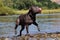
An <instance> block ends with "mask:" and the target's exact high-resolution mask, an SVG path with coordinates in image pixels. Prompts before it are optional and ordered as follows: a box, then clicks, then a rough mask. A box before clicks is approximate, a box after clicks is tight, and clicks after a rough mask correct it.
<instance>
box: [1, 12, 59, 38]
mask: <svg viewBox="0 0 60 40" xmlns="http://www.w3.org/2000/svg"><path fill="white" fill-rule="evenodd" d="M18 16H19V15H12V16H0V37H2V36H3V37H4V36H5V37H7V36H10V37H12V36H14V35H15V34H14V27H15V20H16V19H17V17H18ZM36 22H37V23H38V25H39V28H40V32H39V31H38V30H37V27H36V26H35V25H33V24H31V25H30V26H29V33H30V34H37V33H45V32H47V33H53V32H60V13H56V14H38V15H37V16H36ZM19 31H20V26H19V27H18V28H17V32H18V33H17V35H18V34H19ZM22 33H23V34H26V29H24V31H23V32H22Z"/></svg>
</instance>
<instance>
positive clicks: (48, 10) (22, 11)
mask: <svg viewBox="0 0 60 40" xmlns="http://www.w3.org/2000/svg"><path fill="white" fill-rule="evenodd" d="M27 12H28V10H16V11H15V14H26V13H27ZM51 13H60V9H45V10H42V14H51Z"/></svg>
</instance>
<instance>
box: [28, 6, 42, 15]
mask: <svg viewBox="0 0 60 40" xmlns="http://www.w3.org/2000/svg"><path fill="white" fill-rule="evenodd" d="M41 10H42V9H41V8H40V7H38V6H31V7H30V8H29V11H30V12H32V13H33V14H38V13H41Z"/></svg>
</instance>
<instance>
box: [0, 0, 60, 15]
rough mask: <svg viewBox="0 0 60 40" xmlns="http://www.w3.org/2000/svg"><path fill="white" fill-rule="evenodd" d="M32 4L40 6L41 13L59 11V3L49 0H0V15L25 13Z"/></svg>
mask: <svg viewBox="0 0 60 40" xmlns="http://www.w3.org/2000/svg"><path fill="white" fill-rule="evenodd" d="M32 5H37V6H39V7H41V8H42V13H58V12H60V11H59V10H60V5H59V4H56V3H55V2H51V1H50V0H0V15H1V14H6V15H12V14H25V13H27V12H28V8H29V7H30V6H32ZM22 9H23V10H22ZM52 9H53V10H52Z"/></svg>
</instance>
